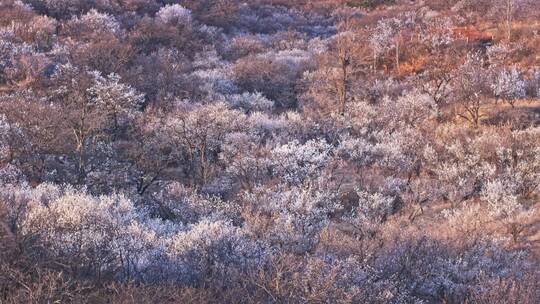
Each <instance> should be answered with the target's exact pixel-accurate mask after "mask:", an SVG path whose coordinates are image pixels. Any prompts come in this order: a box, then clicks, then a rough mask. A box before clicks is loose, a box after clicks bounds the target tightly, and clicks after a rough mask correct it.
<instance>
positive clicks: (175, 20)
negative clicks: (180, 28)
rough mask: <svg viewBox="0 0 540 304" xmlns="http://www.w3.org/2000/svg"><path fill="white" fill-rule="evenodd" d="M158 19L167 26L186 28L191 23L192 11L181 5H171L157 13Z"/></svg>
mask: <svg viewBox="0 0 540 304" xmlns="http://www.w3.org/2000/svg"><path fill="white" fill-rule="evenodd" d="M156 18H157V19H158V20H159V21H161V22H163V23H165V24H174V25H184V26H185V25H189V24H190V23H191V11H190V10H188V9H186V8H185V7H183V6H181V5H180V4H171V5H167V6H164V7H162V8H161V9H160V10H159V12H157V14H156Z"/></svg>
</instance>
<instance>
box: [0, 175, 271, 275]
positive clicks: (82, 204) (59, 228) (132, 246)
mask: <svg viewBox="0 0 540 304" xmlns="http://www.w3.org/2000/svg"><path fill="white" fill-rule="evenodd" d="M7 191H10V192H11V193H12V196H11V198H10V200H9V201H11V202H19V204H23V202H26V203H24V204H25V205H26V206H25V208H26V213H25V215H24V218H22V219H21V220H20V222H19V223H18V225H19V227H20V229H21V231H22V233H23V234H25V235H36V236H39V237H40V238H41V240H42V241H43V242H45V243H46V244H47V245H48V247H49V249H50V250H52V251H53V252H54V253H55V254H57V255H59V256H62V257H65V258H68V259H72V260H73V261H75V262H76V263H78V265H79V267H81V271H83V270H85V271H96V272H110V273H112V274H114V275H115V276H117V277H119V278H125V277H127V276H130V275H135V274H137V275H139V276H142V277H143V278H144V277H149V278H154V279H155V278H156V276H159V277H160V278H161V279H173V280H181V281H187V282H192V281H194V280H199V279H206V278H207V275H208V272H209V271H214V272H219V271H225V270H226V269H227V267H233V266H234V267H240V266H241V267H244V266H248V265H251V264H253V263H256V261H257V259H259V258H260V256H261V253H260V251H259V249H258V247H257V245H256V244H255V243H253V242H251V241H250V240H249V239H248V236H247V235H246V234H245V232H243V230H242V229H241V228H239V227H235V226H233V224H232V223H231V222H230V221H229V220H219V219H211V218H208V217H206V218H205V217H202V218H200V219H199V220H197V221H195V222H193V223H191V224H189V225H184V224H183V223H181V222H173V221H164V220H158V219H152V218H151V217H150V216H149V214H148V213H147V211H145V210H144V209H140V208H137V207H136V206H135V205H134V203H133V202H132V201H131V200H129V199H127V198H126V197H125V196H123V195H116V194H114V195H109V196H100V197H95V196H91V195H89V194H87V193H86V192H84V191H81V190H75V189H73V188H70V187H67V188H61V187H58V186H53V185H48V184H43V185H41V186H39V187H38V188H36V189H31V188H29V187H19V188H9V187H7V188H6V187H3V188H2V189H0V194H1V195H2V196H4V195H7V194H8V193H7ZM190 199H197V198H195V197H192V198H190ZM183 203H187V202H186V201H178V202H177V204H178V207H177V210H178V209H181V207H180V206H181V204H183ZM190 204H191V205H192V206H193V205H194V204H209V206H208V207H212V206H211V203H210V202H207V203H205V202H199V203H194V202H191V203H190ZM13 207H14V206H13ZM212 208H213V207H212ZM208 215H209V216H211V213H208ZM214 218H215V217H214Z"/></svg>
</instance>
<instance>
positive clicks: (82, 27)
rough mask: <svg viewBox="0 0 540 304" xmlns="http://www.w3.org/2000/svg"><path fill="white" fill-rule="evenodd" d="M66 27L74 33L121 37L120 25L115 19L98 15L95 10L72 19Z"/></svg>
mask: <svg viewBox="0 0 540 304" xmlns="http://www.w3.org/2000/svg"><path fill="white" fill-rule="evenodd" d="M68 26H69V27H70V28H72V29H73V30H74V31H77V32H78V31H81V32H85V33H92V34H93V35H105V34H111V35H113V36H120V35H122V34H123V33H122V29H121V27H120V23H118V21H116V19H115V17H114V16H112V15H109V14H105V13H100V12H98V11H97V10H95V9H92V10H90V11H89V12H88V13H86V14H84V15H82V16H80V17H78V16H76V17H73V18H72V19H71V20H70V21H69V23H68Z"/></svg>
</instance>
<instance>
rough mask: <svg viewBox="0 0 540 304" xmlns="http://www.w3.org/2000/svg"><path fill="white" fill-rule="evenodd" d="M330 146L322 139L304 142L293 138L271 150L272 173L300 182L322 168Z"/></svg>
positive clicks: (288, 180) (326, 159)
mask: <svg viewBox="0 0 540 304" xmlns="http://www.w3.org/2000/svg"><path fill="white" fill-rule="evenodd" d="M331 150H332V147H331V146H330V145H329V144H328V143H326V141H324V140H321V139H319V140H309V141H307V142H306V143H305V144H301V143H299V142H298V141H297V140H293V141H291V142H289V143H287V144H285V145H282V146H279V147H276V148H275V149H273V151H272V162H273V165H274V174H275V175H276V176H278V177H280V178H282V179H283V180H285V181H287V182H289V183H291V184H301V183H303V182H304V181H305V180H306V179H307V178H310V177H311V178H312V177H315V175H316V174H317V173H318V172H320V170H321V169H323V168H324V166H325V164H326V162H327V161H328V159H329V158H330V152H331Z"/></svg>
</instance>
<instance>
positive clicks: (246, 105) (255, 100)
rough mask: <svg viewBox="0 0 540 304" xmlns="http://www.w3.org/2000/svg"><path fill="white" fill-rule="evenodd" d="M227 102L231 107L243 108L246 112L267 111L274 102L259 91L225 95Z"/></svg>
mask: <svg viewBox="0 0 540 304" xmlns="http://www.w3.org/2000/svg"><path fill="white" fill-rule="evenodd" d="M226 98H227V103H228V104H229V105H230V106H231V108H233V109H243V110H245V111H246V112H269V111H270V110H272V107H273V106H274V102H273V101H271V100H269V99H268V98H266V97H264V95H262V94H261V93H259V92H255V93H249V92H244V93H242V94H234V95H229V96H227V97H226Z"/></svg>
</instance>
